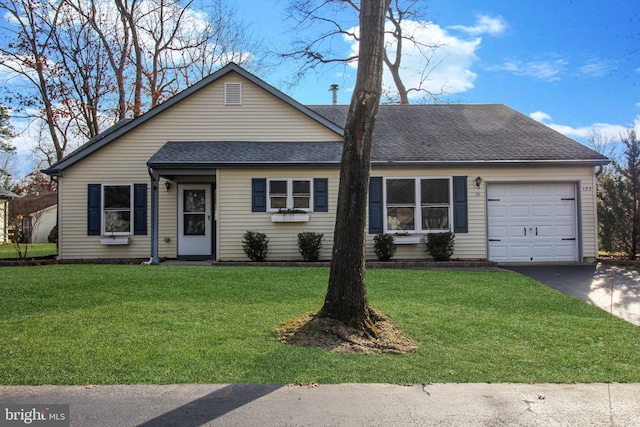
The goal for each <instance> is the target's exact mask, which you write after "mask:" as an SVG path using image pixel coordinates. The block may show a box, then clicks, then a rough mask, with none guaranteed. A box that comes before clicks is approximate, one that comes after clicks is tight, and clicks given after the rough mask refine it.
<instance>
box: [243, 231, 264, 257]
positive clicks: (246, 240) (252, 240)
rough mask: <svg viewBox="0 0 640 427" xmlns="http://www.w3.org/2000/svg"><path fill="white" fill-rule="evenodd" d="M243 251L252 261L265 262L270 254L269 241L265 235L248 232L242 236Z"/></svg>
mask: <svg viewBox="0 0 640 427" xmlns="http://www.w3.org/2000/svg"><path fill="white" fill-rule="evenodd" d="M242 249H243V250H244V253H245V254H247V256H248V257H249V259H251V260H252V261H264V260H265V259H267V252H269V239H267V235H266V234H264V233H260V232H258V231H247V232H246V233H244V235H243V236H242Z"/></svg>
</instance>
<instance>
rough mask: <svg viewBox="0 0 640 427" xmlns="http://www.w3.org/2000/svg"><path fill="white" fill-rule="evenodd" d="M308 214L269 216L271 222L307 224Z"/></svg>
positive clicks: (276, 214)
mask: <svg viewBox="0 0 640 427" xmlns="http://www.w3.org/2000/svg"><path fill="white" fill-rule="evenodd" d="M308 221H309V213H308V212H283V213H274V214H272V215H271V222H308Z"/></svg>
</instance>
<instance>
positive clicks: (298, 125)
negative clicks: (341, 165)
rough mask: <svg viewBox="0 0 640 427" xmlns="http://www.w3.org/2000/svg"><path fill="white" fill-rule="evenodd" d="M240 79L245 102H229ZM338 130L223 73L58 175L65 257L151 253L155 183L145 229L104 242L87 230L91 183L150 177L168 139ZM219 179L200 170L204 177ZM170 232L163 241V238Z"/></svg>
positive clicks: (315, 136)
mask: <svg viewBox="0 0 640 427" xmlns="http://www.w3.org/2000/svg"><path fill="white" fill-rule="evenodd" d="M225 82H242V88H243V96H242V101H243V104H242V105H233V106H225V105H224V83H225ZM337 140H340V136H339V135H337V134H336V133H334V132H333V131H331V130H329V129H328V128H326V127H324V126H323V125H321V124H319V123H318V122H316V121H314V120H312V119H310V118H309V117H308V116H306V115H304V114H302V113H300V112H299V111H298V110H296V109H294V108H293V107H291V106H290V105H288V104H286V103H285V102H283V101H280V100H278V99H277V98H275V97H273V96H272V95H271V94H269V93H267V92H265V91H263V90H262V89H260V88H259V87H258V86H255V85H254V84H253V83H251V82H249V81H248V80H245V79H243V78H242V77H240V76H239V75H237V74H235V73H231V74H229V75H227V76H225V77H224V78H221V79H219V80H217V81H216V82H214V83H213V84H211V85H210V86H209V87H206V88H204V89H202V90H200V91H199V92H196V93H194V94H192V95H191V96H189V97H188V98H186V99H184V100H183V101H182V102H180V103H179V104H176V105H175V106H173V107H171V108H169V109H168V110H166V111H164V112H163V113H161V114H159V115H158V116H156V117H154V118H152V119H150V120H148V121H147V122H145V123H144V124H142V125H140V126H138V127H137V128H135V129H134V130H132V131H130V132H129V133H127V134H126V135H124V136H122V137H121V138H119V139H118V140H115V141H113V142H111V143H110V144H108V145H106V146H104V147H102V148H101V149H100V150H99V151H97V152H95V153H93V154H91V155H90V156H88V157H86V158H85V159H83V160H81V161H80V162H78V163H76V164H75V165H73V166H71V167H69V168H67V169H66V170H65V171H64V175H63V176H62V177H60V179H59V183H60V184H59V192H60V205H61V206H62V211H61V217H60V232H61V238H60V256H61V257H62V258H63V259H94V258H114V257H115V258H145V257H149V254H150V244H149V238H150V234H149V233H150V226H151V220H150V211H151V202H150V200H151V199H150V194H151V193H150V191H151V188H150V185H149V186H148V189H147V195H148V203H147V206H148V208H147V217H148V221H147V222H148V226H147V232H148V234H147V235H146V236H133V235H132V236H131V244H130V245H128V246H105V245H101V244H100V237H99V236H87V185H88V184H133V183H147V184H149V183H150V177H149V174H148V172H147V167H146V163H147V161H148V160H149V158H150V157H151V156H152V155H153V154H154V153H155V152H156V151H157V150H159V149H160V148H161V147H162V146H163V145H164V144H165V143H166V142H168V141H303V142H304V141H337ZM213 180H215V171H214V170H213V169H212V175H211V177H198V178H197V180H196V181H198V182H211V181H213ZM164 181H165V180H164V179H161V180H160V189H159V203H160V216H159V227H160V230H159V242H158V246H159V256H160V257H175V256H176V230H175V228H176V203H177V199H176V197H177V191H176V189H177V186H176V185H175V183H174V188H173V189H172V191H171V192H169V193H167V192H166V190H165V188H164ZM165 237H167V238H169V240H170V241H169V242H165V241H164V238H165Z"/></svg>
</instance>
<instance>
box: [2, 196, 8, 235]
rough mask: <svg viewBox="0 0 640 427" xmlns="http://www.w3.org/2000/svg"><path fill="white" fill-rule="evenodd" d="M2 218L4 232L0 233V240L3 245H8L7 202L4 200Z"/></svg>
mask: <svg viewBox="0 0 640 427" xmlns="http://www.w3.org/2000/svg"><path fill="white" fill-rule="evenodd" d="M3 212H4V218H3V222H4V225H3V226H4V232H3V233H2V240H3V242H2V243H3V244H5V245H6V244H8V243H9V236H8V233H9V231H8V228H9V200H8V199H5V201H4V210H3Z"/></svg>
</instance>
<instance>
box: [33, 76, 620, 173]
mask: <svg viewBox="0 0 640 427" xmlns="http://www.w3.org/2000/svg"><path fill="white" fill-rule="evenodd" d="M232 72H235V73H238V74H240V75H241V76H243V77H245V78H246V79H248V80H249V81H251V82H253V83H255V84H256V85H258V86H259V87H261V88H262V89H264V90H265V91H267V92H268V93H270V94H271V95H273V96H274V97H276V98H278V99H280V100H282V101H284V102H286V103H288V104H289V105H291V106H292V107H293V108H295V109H297V110H298V111H300V112H302V113H303V114H305V115H306V116H307V117H308V118H309V119H311V120H315V121H316V122H318V123H320V124H321V125H323V126H325V127H326V128H327V129H329V130H332V131H333V132H335V134H336V141H331V142H260V141H246V142H230V141H227V142H217V141H216V142H206V141H205V142H202V141H201V142H180V143H177V142H176V143H173V142H172V143H167V144H166V145H165V146H164V147H162V148H161V149H160V150H159V151H158V152H157V153H156V154H155V155H154V156H153V157H152V158H151V159H150V160H149V164H150V165H161V164H162V165H164V166H169V165H173V166H175V167H186V166H189V165H191V166H194V167H195V166H196V165H201V166H213V165H217V166H222V165H240V164H243V165H247V166H250V165H251V164H256V165H258V164H271V165H277V164H284V165H287V164H289V165H292V164H300V165H302V164H309V165H314V164H333V163H336V162H338V163H339V159H340V156H341V143H340V140H341V138H342V135H343V127H344V124H345V122H346V117H347V113H348V109H349V106H348V105H320V106H304V105H302V104H300V103H299V102H297V101H295V100H294V99H292V98H290V97H288V96H287V95H285V94H284V93H282V92H280V91H278V90H277V89H275V88H274V87H272V86H270V85H269V84H267V83H265V82H264V81H262V80H260V79H258V78H257V77H256V76H254V75H252V74H250V73H248V72H247V71H245V70H243V69H242V68H240V67H239V66H238V65H236V64H229V65H227V66H225V67H224V68H222V69H220V70H218V71H217V72H215V73H214V74H212V75H211V76H209V77H206V78H205V79H203V80H201V81H200V82H198V83H196V84H195V85H193V86H191V87H190V88H188V89H186V90H184V91H183V92H181V93H180V94H178V95H176V96H174V97H173V98H171V99H169V100H167V101H166V102H164V103H163V104H161V105H159V106H157V107H156V108H153V109H152V110H150V111H148V112H147V113H145V114H143V115H142V116H140V117H138V118H136V119H133V120H130V121H123V122H122V123H119V124H117V125H115V126H113V127H112V128H110V129H107V130H106V131H105V132H103V133H102V134H100V135H98V136H96V137H95V138H93V139H92V140H91V141H89V142H87V143H86V144H84V145H83V146H82V147H80V148H79V149H78V150H76V151H74V152H73V153H71V154H70V155H68V156H66V157H65V158H64V159H62V160H60V161H59V162H57V163H56V164H55V165H53V166H52V167H50V168H49V169H48V170H46V171H45V172H46V173H48V174H50V175H61V174H62V172H63V171H64V169H66V168H68V167H70V166H72V165H73V164H75V163H77V162H78V161H80V160H82V159H84V158H85V157H87V156H89V155H91V154H92V153H94V152H95V151H98V150H100V149H101V148H102V147H104V146H106V145H107V144H109V143H111V142H112V141H114V140H116V139H118V138H119V137H121V136H122V135H124V134H126V133H128V132H130V131H131V130H133V129H135V128H137V127H138V126H140V125H141V124H143V123H145V122H146V121H148V120H150V119H151V118H153V117H155V116H157V115H159V114H161V113H162V112H164V111H165V110H167V109H169V108H171V107H172V106H173V105H176V104H178V103H179V102H181V101H182V100H183V99H186V98H187V97H189V96H191V95H192V94H194V93H196V92H198V91H199V90H201V89H203V88H205V87H207V86H208V85H210V84H212V83H213V82H215V81H216V80H218V79H220V78H222V77H223V76H225V75H227V74H228V73H232ZM188 144H193V145H188ZM541 162H543V163H571V164H575V163H582V164H593V165H599V164H606V163H608V162H609V160H608V159H607V158H606V157H604V156H602V155H600V154H598V153H596V152H595V151H592V150H590V149H589V148H587V147H585V146H583V145H581V144H580V143H578V142H576V141H574V140H572V139H570V138H567V137H565V136H564V135H562V134H560V133H558V132H556V131H554V130H552V129H550V128H549V127H547V126H545V125H543V124H541V123H538V122H536V121H535V120H533V119H531V118H529V117H527V116H525V115H523V114H521V113H519V112H517V111H515V110H513V109H511V108H509V107H507V106H504V105H493V104H487V105H450V104H445V105H381V106H380V110H379V113H378V118H377V122H376V130H375V136H374V143H373V150H372V163H373V164H374V165H391V164H396V163H403V164H409V163H414V164H425V163H428V164H443V165H444V164H449V165H450V164H455V163H460V164H466V163H485V164H486V163H489V164H494V163H516V164H522V163H537V164H539V163H541Z"/></svg>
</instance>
